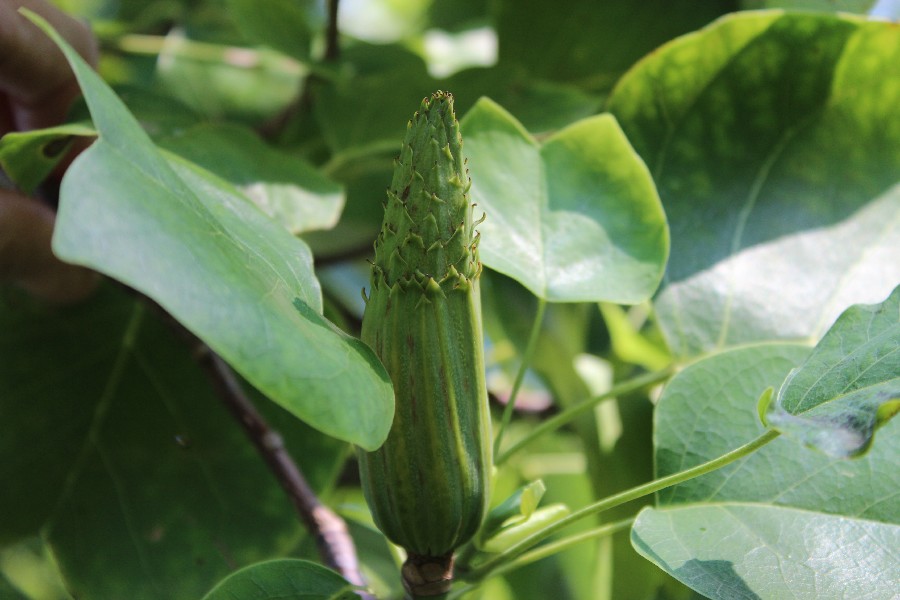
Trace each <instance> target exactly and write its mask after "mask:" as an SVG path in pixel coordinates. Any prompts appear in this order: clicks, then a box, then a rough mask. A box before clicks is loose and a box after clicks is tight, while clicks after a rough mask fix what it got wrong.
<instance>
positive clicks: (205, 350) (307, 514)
mask: <svg viewBox="0 0 900 600" xmlns="http://www.w3.org/2000/svg"><path fill="white" fill-rule="evenodd" d="M197 348H198V350H199V351H200V353H199V354H198V356H197V360H198V362H199V364H200V366H201V367H203V369H204V370H205V371H206V372H207V374H208V375H209V377H210V379H211V380H212V382H213V385H214V386H215V388H216V391H217V392H218V394H219V397H220V398H221V399H222V400H223V401H224V403H225V405H226V406H227V407H228V409H229V410H230V411H231V414H232V415H234V417H235V419H237V421H238V422H239V423H240V424H241V426H242V427H243V428H244V431H245V432H246V433H247V435H248V437H249V438H250V440H251V441H252V442H253V445H254V446H256V448H257V450H259V453H260V455H262V457H263V458H264V459H265V461H266V463H267V464H268V465H269V468H270V469H271V470H272V472H273V473H274V474H275V476H276V477H277V478H278V481H279V482H280V483H281V487H283V488H284V490H285V492H287V494H288V497H290V499H291V502H292V503H293V504H294V507H295V508H296V509H297V512H298V514H299V515H300V518H301V519H302V520H303V522H304V524H305V525H306V527H307V529H308V530H309V532H310V533H312V534H313V535H314V536H315V538H316V546H317V547H318V549H319V555H320V556H321V557H322V561H323V562H324V563H325V564H326V565H327V566H329V567H331V568H332V569H334V570H336V571H337V572H338V573H340V574H341V575H343V577H344V579H346V580H347V581H349V582H350V583H352V584H353V585H357V586H361V587H365V586H366V581H365V578H364V577H363V576H362V573H361V572H360V569H359V562H358V560H357V558H356V549H355V548H354V546H353V540H352V538H351V537H350V533H349V531H347V525H346V523H344V520H343V519H341V518H340V517H339V516H338V515H337V514H335V513H334V512H333V511H332V510H331V509H329V508H328V507H327V506H325V505H324V504H322V503H321V502H319V499H318V498H317V497H316V494H315V492H313V490H312V488H311V487H310V486H309V483H307V481H306V478H305V477H304V476H303V473H301V472H300V469H299V468H298V467H297V464H296V463H295V462H294V461H293V459H292V458H291V456H290V455H289V454H288V452H287V449H286V448H285V447H284V441H283V440H282V438H281V435H280V434H279V433H278V432H277V431H275V430H274V429H272V428H271V427H269V424H268V423H267V422H266V421H265V419H264V418H263V416H262V415H261V414H260V413H259V411H257V410H256V407H255V406H254V405H253V403H252V402H251V401H250V399H249V398H248V397H247V395H246V394H245V393H244V390H243V389H242V388H241V384H240V382H239V381H238V378H237V376H236V375H235V374H234V371H232V370H231V367H229V366H228V364H227V363H226V362H225V361H224V360H222V358H221V357H219V355H218V354H216V353H215V352H213V351H212V350H211V349H210V348H209V347H208V346H206V345H205V344H203V343H202V342H200V341H199V340H198V346H197ZM360 595H361V596H362V597H363V598H368V599H372V598H373V597H372V596H370V595H368V594H362V593H361V594H360ZM373 600H374V599H373Z"/></svg>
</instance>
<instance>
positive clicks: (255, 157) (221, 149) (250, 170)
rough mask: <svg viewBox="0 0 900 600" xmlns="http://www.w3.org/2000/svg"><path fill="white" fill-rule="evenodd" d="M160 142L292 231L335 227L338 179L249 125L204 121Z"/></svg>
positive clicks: (341, 201) (340, 196)
mask: <svg viewBox="0 0 900 600" xmlns="http://www.w3.org/2000/svg"><path fill="white" fill-rule="evenodd" d="M157 143H158V144H159V145H160V146H161V147H163V148H165V149H167V150H169V151H171V152H174V153H175V154H178V155H179V156H181V157H183V158H186V159H187V160H189V161H191V162H193V163H194V164H196V165H199V166H201V167H203V168H204V169H206V170H208V171H210V172H212V173H215V174H216V175H218V176H219V177H221V178H222V179H225V180H227V181H228V182H229V183H230V184H232V185H234V186H235V187H236V188H238V189H239V190H240V191H241V192H242V193H243V194H244V195H245V196H247V197H248V198H250V199H251V200H252V201H253V203H254V204H256V205H257V206H258V207H259V208H260V209H262V211H263V212H264V213H266V214H267V215H269V216H270V217H272V219H274V220H275V221H278V222H279V223H281V224H282V225H284V227H285V228H286V229H287V230H288V231H290V232H291V233H293V234H298V233H303V232H306V231H314V230H319V229H331V228H332V227H334V226H335V225H336V224H337V222H338V219H340V216H341V210H342V209H343V208H344V190H343V189H342V187H341V186H340V185H339V184H338V183H336V182H334V181H331V180H330V179H328V178H327V177H325V176H324V175H322V174H321V173H320V172H319V171H318V170H316V168H315V167H313V166H312V165H310V164H309V163H307V162H306V161H304V160H301V159H299V158H297V157H295V156H291V155H290V154H287V153H285V152H281V151H279V150H276V149H274V148H272V147H271V146H269V145H267V144H266V143H264V142H263V141H262V140H261V139H260V138H259V137H258V136H257V135H256V134H254V133H253V132H252V131H251V130H250V129H248V128H245V127H241V126H238V125H233V124H213V123H203V124H200V125H196V126H194V127H190V128H187V129H183V130H180V131H179V132H178V133H177V134H174V135H170V136H167V137H164V138H161V139H159V140H157Z"/></svg>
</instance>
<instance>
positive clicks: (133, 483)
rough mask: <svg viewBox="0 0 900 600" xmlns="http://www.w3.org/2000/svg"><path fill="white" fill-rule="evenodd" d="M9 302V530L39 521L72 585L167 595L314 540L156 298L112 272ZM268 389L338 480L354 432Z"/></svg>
mask: <svg viewBox="0 0 900 600" xmlns="http://www.w3.org/2000/svg"><path fill="white" fill-rule="evenodd" d="M4 300H5V298H4ZM4 300H0V330H2V331H3V335H2V336H0V355H2V356H3V357H4V360H3V361H0V419H2V421H3V423H4V426H3V435H2V436H0V481H2V482H3V493H2V494H0V544H6V543H8V542H10V541H15V540H17V539H22V538H23V537H25V536H30V535H35V534H37V533H38V532H40V533H41V534H42V536H43V538H44V540H45V541H46V543H47V546H48V548H49V549H50V550H51V552H52V554H53V564H54V566H55V567H56V568H58V569H59V572H60V574H61V576H62V578H63V579H64V581H65V585H66V587H67V589H68V590H69V591H70V593H71V594H72V595H73V597H78V598H104V599H105V598H129V599H133V600H169V599H171V598H199V597H200V596H201V595H202V594H203V593H205V592H206V591H207V590H209V589H210V587H212V586H213V585H214V584H215V583H216V582H217V581H219V580H220V579H221V578H222V577H225V576H226V575H227V574H228V573H229V572H231V571H232V570H234V569H235V568H238V567H241V566H244V565H248V564H252V563H254V562H257V561H259V560H263V559H266V558H274V557H276V556H283V555H284V554H285V553H288V552H291V551H292V549H293V548H295V547H296V545H297V543H298V542H299V541H300V540H301V539H303V538H304V531H303V528H302V526H301V523H300V521H299V520H298V519H297V516H296V512H295V509H294V507H293V505H292V504H291V502H290V500H289V498H288V496H287V495H286V494H285V492H284V490H283V489H282V487H281V485H280V484H279V482H278V480H277V479H276V478H275V477H274V475H273V474H272V472H271V471H270V470H269V468H268V466H267V465H266V463H265V461H264V460H263V458H262V457H261V456H260V455H259V453H258V452H257V450H256V448H255V447H254V446H253V444H252V443H251V441H250V440H249V439H248V437H247V435H246V434H245V432H244V431H243V430H242V428H241V427H240V426H239V425H238V423H237V422H236V421H235V418H234V417H233V416H232V415H231V413H230V412H229V411H228V410H227V409H226V407H225V406H224V405H223V404H222V402H221V401H220V400H219V398H217V397H216V394H215V392H214V390H213V387H212V385H211V383H210V381H209V379H208V377H207V376H206V375H205V374H204V373H203V371H202V370H201V369H200V368H199V367H198V365H197V364H196V360H195V357H192V356H191V352H190V349H189V347H188V345H186V344H184V343H183V342H182V341H181V340H179V339H178V338H177V337H176V336H174V335H173V334H172V332H170V331H169V330H168V328H167V327H166V325H165V324H164V323H163V322H162V321H161V320H160V319H158V318H157V317H156V316H155V314H154V313H153V312H152V311H151V310H149V309H148V308H147V307H146V306H145V305H144V303H143V302H140V301H136V300H135V299H133V298H131V297H130V296H129V295H128V294H126V293H124V292H123V291H121V290H118V289H115V288H113V287H112V286H109V285H105V286H102V287H101V289H100V290H98V292H97V294H95V296H94V297H92V298H91V299H90V300H89V301H87V302H85V303H82V304H79V305H78V306H74V307H70V308H66V309H51V308H46V307H40V306H34V305H32V304H31V303H28V302H25V301H23V300H22V299H21V298H19V299H17V300H15V301H13V300H10V301H4ZM22 348H28V349H29V351H28V352H22ZM247 391H248V393H251V394H252V393H253V390H252V389H249V388H248V389H247ZM254 400H255V404H256V406H257V408H258V409H259V410H260V412H261V413H262V414H263V415H264V416H265V418H266V420H267V421H268V422H269V424H270V425H271V426H272V427H273V428H274V429H275V430H277V431H278V432H279V433H280V435H281V437H282V439H283V440H284V444H285V447H286V449H287V450H288V451H289V452H290V453H291V455H292V456H294V457H295V458H296V460H297V463H298V466H299V468H300V469H301V470H302V471H303V473H304V475H305V476H306V479H307V481H308V482H309V484H310V486H311V487H312V488H313V489H315V490H316V491H317V492H319V493H321V492H322V491H323V490H325V489H328V488H329V487H330V486H331V485H333V482H334V480H335V478H336V477H337V475H338V474H339V472H340V469H341V467H342V465H343V462H344V459H345V457H346V452H347V445H346V444H344V443H343V442H340V441H338V440H336V439H334V438H331V437H327V436H325V435H323V434H320V433H318V432H316V431H314V430H312V429H311V428H309V427H308V426H306V425H304V424H303V423H302V422H301V421H299V420H297V419H296V418H295V417H293V416H292V415H291V414H289V413H288V412H286V411H284V410H283V409H281V408H279V407H278V406H277V405H275V404H274V403H272V402H269V401H267V400H265V399H264V398H258V397H254Z"/></svg>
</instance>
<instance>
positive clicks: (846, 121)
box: [608, 11, 900, 356]
mask: <svg viewBox="0 0 900 600" xmlns="http://www.w3.org/2000/svg"><path fill="white" fill-rule="evenodd" d="M898 103H900V30H898V29H897V27H896V26H895V25H893V24H891V23H886V22H876V21H865V20H862V19H860V18H857V17H852V16H848V15H841V16H834V15H827V14H814V13H784V12H781V11H766V12H759V13H739V14H736V15H731V16H728V17H725V18H722V19H720V20H718V21H717V22H715V23H713V24H712V25H710V26H708V27H706V28H704V29H703V30H701V31H699V32H697V33H694V34H690V35H687V36H684V37H682V38H679V39H677V40H675V41H673V42H671V43H669V44H666V45H665V46H663V47H662V48H660V49H658V50H657V51H656V52H654V53H652V54H651V55H649V56H647V57H646V58H645V59H643V60H642V61H640V62H639V63H638V64H637V65H636V66H635V67H634V68H633V69H632V70H631V71H630V72H629V73H628V74H626V75H625V77H623V79H622V80H621V81H620V82H619V84H618V85H617V86H616V88H615V90H614V91H613V93H612V95H611V97H610V99H609V104H608V109H609V110H610V111H611V112H612V113H613V114H615V115H616V117H617V118H618V119H619V122H620V123H621V125H622V128H623V130H624V131H625V133H626V134H627V135H628V138H629V140H630V141H631V143H632V144H634V147H635V149H636V150H637V152H638V153H639V154H640V155H641V156H642V157H643V159H644V160H645V161H646V162H647V164H648V166H649V167H650V170H651V172H652V173H653V178H654V180H655V182H656V185H657V187H658V189H659V194H660V197H661V198H662V202H663V205H664V207H665V210H666V215H667V217H668V219H669V224H670V227H671V231H672V253H671V258H670V260H669V264H668V269H667V272H666V276H665V280H664V287H663V289H662V291H661V292H660V294H659V296H658V297H657V301H656V308H657V311H658V316H659V323H660V326H661V327H662V329H663V332H664V334H665V336H666V338H667V340H668V342H669V344H670V346H671V347H672V349H673V351H674V352H675V353H676V354H678V355H681V356H695V355H697V354H699V353H702V352H703V351H708V350H713V349H716V348H723V347H728V346H732V345H736V344H741V343H747V342H752V341H764V340H771V339H788V340H791V339H793V340H800V339H810V340H816V339H818V337H820V336H821V335H822V334H823V333H824V332H825V331H826V330H827V328H828V327H829V325H830V324H831V323H832V322H833V321H834V320H835V319H836V318H837V317H838V315H839V314H840V313H841V312H842V311H843V309H845V308H846V307H847V306H849V305H851V304H854V303H860V302H876V301H879V300H881V299H883V298H884V297H885V296H886V295H887V294H888V293H889V292H890V290H891V289H893V287H894V286H895V285H896V284H897V282H898V281H900V261H898V260H897V259H896V249H897V247H898V246H900V189H898V186H897V185H896V184H897V182H898V176H897V173H898V172H900V120H898V119H897V118H896V106H897V105H898Z"/></svg>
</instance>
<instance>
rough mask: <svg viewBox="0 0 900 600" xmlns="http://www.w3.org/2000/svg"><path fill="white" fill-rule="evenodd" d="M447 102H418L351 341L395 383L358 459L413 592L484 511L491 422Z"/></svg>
mask: <svg viewBox="0 0 900 600" xmlns="http://www.w3.org/2000/svg"><path fill="white" fill-rule="evenodd" d="M470 185H471V182H470V180H469V178H468V175H467V172H466V168H465V159H464V158H463V156H462V138H461V136H460V133H459V123H458V122H457V120H456V115H455V114H454V112H453V96H452V95H451V94H449V93H445V92H437V93H435V94H434V95H432V97H431V98H426V99H425V100H423V101H422V105H421V107H420V108H419V111H418V112H417V113H416V114H415V117H414V118H413V120H412V121H410V122H409V125H408V127H407V132H406V139H405V140H404V142H403V146H402V148H401V151H400V157H399V158H398V159H397V161H396V163H395V168H394V178H393V181H392V183H391V187H390V188H389V189H388V192H387V203H386V204H385V213H384V222H383V223H382V226H381V232H380V233H379V235H378V238H377V240H376V241H375V262H374V263H373V266H372V278H371V293H370V295H369V297H368V299H367V302H366V310H365V315H364V316H363V325H362V339H363V341H365V342H366V343H367V344H369V345H370V346H371V347H372V349H373V350H374V351H375V352H376V354H378V356H379V357H380V358H381V361H382V362H383V363H384V365H385V367H386V368H387V372H388V373H389V374H390V377H391V381H392V382H393V384H394V396H395V414H394V421H393V425H392V427H391V431H390V433H389V435H388V438H387V441H386V442H385V443H384V445H383V446H382V447H381V448H380V449H378V450H377V451H375V452H368V453H365V452H360V455H359V462H360V475H361V479H362V486H363V491H364V493H365V496H366V500H367V501H368V503H369V507H370V508H371V510H372V514H373V516H374V518H375V523H376V524H377V525H378V527H379V528H380V529H381V530H382V531H383V532H384V534H385V535H386V536H387V537H388V538H389V539H390V540H391V541H393V542H394V543H395V544H397V545H399V546H401V547H402V548H404V549H405V550H406V551H407V554H408V556H409V558H408V560H407V562H406V564H405V565H404V567H403V578H404V583H405V585H406V587H407V590H408V591H409V592H410V593H411V594H412V595H413V596H414V597H415V596H428V595H439V594H441V593H444V592H445V591H446V590H447V589H448V588H449V585H450V582H451V581H452V554H453V551H454V549H455V548H457V547H458V546H459V545H460V544H463V543H465V542H467V541H468V540H469V539H470V538H472V536H473V535H474V534H475V532H476V531H477V530H478V527H479V525H480V524H481V520H482V518H483V517H484V514H485V511H486V509H487V502H488V498H489V489H488V488H489V482H490V469H491V444H490V414H489V412H488V406H487V392H486V387H485V381H484V357H483V347H482V343H483V342H482V327H481V306H480V299H479V291H478V277H479V275H480V274H481V263H480V262H479V261H478V234H477V233H476V232H475V225H476V224H477V223H475V222H474V220H473V211H474V206H473V205H472V204H471V202H470V200H469V195H468V191H469V187H470Z"/></svg>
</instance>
